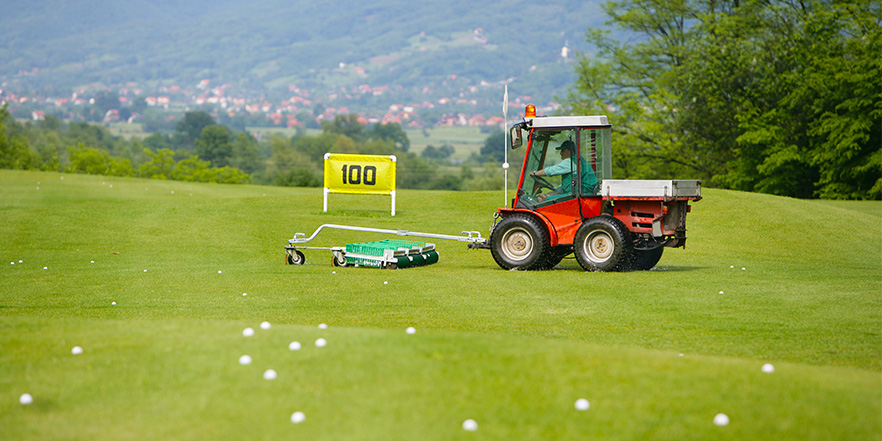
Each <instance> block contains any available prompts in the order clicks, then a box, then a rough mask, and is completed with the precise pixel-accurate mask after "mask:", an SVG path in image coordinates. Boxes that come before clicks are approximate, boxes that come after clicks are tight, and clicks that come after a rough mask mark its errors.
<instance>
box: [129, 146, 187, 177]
mask: <svg viewBox="0 0 882 441" xmlns="http://www.w3.org/2000/svg"><path fill="white" fill-rule="evenodd" d="M144 154H145V155H147V157H148V158H150V160H149V161H147V162H145V163H143V164H141V166H140V167H139V168H138V175H139V176H141V177H142V178H152V179H171V177H172V175H173V174H174V171H175V166H176V165H177V164H176V163H175V152H173V151H171V150H169V149H160V150H159V151H157V152H154V151H153V150H150V149H144Z"/></svg>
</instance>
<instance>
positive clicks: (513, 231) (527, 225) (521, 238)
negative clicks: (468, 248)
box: [490, 214, 550, 270]
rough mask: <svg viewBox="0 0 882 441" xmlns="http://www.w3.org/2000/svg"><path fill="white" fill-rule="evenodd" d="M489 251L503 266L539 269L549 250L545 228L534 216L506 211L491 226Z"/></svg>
mask: <svg viewBox="0 0 882 441" xmlns="http://www.w3.org/2000/svg"><path fill="white" fill-rule="evenodd" d="M490 252H491V253H492V254H493V259H494V260H496V263H497V264H499V266H501V267H502V268H503V269H507V270H511V269H518V270H534V269H541V267H542V266H543V265H544V264H545V262H546V260H547V258H548V253H549V252H550V245H549V238H548V230H546V229H545V225H544V224H542V223H541V222H540V221H539V220H538V219H536V218H535V217H533V216H528V215H524V214H512V215H509V216H507V217H505V218H504V219H502V220H501V221H500V222H499V223H498V224H496V227H495V228H493V232H492V233H491V234H490Z"/></svg>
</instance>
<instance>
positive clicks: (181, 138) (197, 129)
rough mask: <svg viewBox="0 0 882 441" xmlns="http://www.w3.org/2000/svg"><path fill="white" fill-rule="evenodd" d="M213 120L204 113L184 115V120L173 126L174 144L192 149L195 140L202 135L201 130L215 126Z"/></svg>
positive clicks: (187, 113)
mask: <svg viewBox="0 0 882 441" xmlns="http://www.w3.org/2000/svg"><path fill="white" fill-rule="evenodd" d="M215 124H216V123H215V121H214V118H212V117H211V115H209V114H208V113H206V112H203V111H201V110H200V111H195V112H186V113H184V118H183V119H181V120H180V121H178V124H177V125H176V126H175V133H174V135H175V136H174V138H175V144H176V145H178V146H180V147H184V148H189V149H192V148H193V147H194V146H195V142H196V139H197V138H199V137H200V136H201V135H202V130H203V129H205V128H206V127H208V126H213V125H215Z"/></svg>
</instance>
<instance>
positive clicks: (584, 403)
mask: <svg viewBox="0 0 882 441" xmlns="http://www.w3.org/2000/svg"><path fill="white" fill-rule="evenodd" d="M589 407H591V403H589V402H588V400H586V399H584V398H579V399H578V400H576V410H588V408H589Z"/></svg>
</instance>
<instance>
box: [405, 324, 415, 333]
mask: <svg viewBox="0 0 882 441" xmlns="http://www.w3.org/2000/svg"><path fill="white" fill-rule="evenodd" d="M404 332H407V333H408V334H416V328H414V327H413V326H408V327H407V329H406V330H405V331H404Z"/></svg>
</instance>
